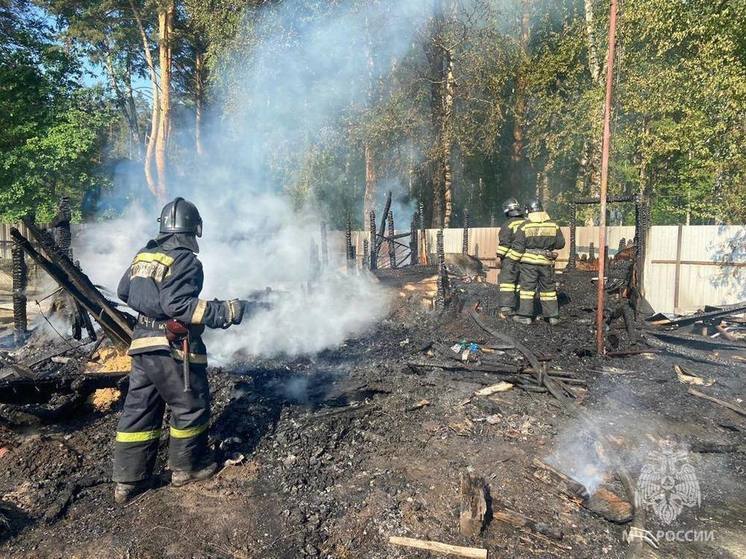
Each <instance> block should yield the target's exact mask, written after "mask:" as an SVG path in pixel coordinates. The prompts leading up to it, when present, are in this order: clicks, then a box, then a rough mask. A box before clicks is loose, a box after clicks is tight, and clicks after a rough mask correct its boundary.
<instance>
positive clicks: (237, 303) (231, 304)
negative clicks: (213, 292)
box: [223, 299, 248, 328]
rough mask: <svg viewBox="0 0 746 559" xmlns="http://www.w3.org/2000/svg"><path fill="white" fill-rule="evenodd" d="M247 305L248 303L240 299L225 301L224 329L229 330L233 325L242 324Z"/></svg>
mask: <svg viewBox="0 0 746 559" xmlns="http://www.w3.org/2000/svg"><path fill="white" fill-rule="evenodd" d="M247 303H248V301H242V300H240V299H230V300H229V301H223V316H224V317H225V322H224V324H223V328H228V327H229V326H231V325H232V324H241V321H242V320H243V313H244V309H245V308H246V304H247Z"/></svg>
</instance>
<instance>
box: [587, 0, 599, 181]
mask: <svg viewBox="0 0 746 559" xmlns="http://www.w3.org/2000/svg"><path fill="white" fill-rule="evenodd" d="M584 6H585V32H586V42H587V43H588V72H589V73H590V75H591V79H592V80H593V83H594V84H596V86H597V87H599V88H600V87H603V85H604V84H603V79H602V72H601V63H600V62H599V58H598V46H597V43H596V28H595V15H594V13H593V0H584ZM600 99H601V102H600V104H599V106H597V107H596V108H595V109H594V110H593V113H592V114H591V115H590V117H591V119H592V120H591V130H592V137H591V142H590V157H589V158H588V165H587V167H586V172H587V174H588V176H587V181H586V182H587V184H588V186H589V190H590V193H591V194H592V195H594V194H596V193H597V192H598V191H599V190H600V183H601V175H600V169H601V150H602V144H603V129H602V126H601V122H602V120H603V114H604V99H603V96H600Z"/></svg>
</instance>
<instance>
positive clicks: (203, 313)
mask: <svg viewBox="0 0 746 559" xmlns="http://www.w3.org/2000/svg"><path fill="white" fill-rule="evenodd" d="M196 249H197V246H196V242H195V240H194V239H193V238H190V237H189V236H187V235H181V234H172V235H167V236H163V237H158V238H157V239H155V240H151V241H149V242H148V244H147V245H145V247H144V248H143V249H141V250H140V251H139V252H138V253H137V255H136V256H135V258H134V259H133V260H132V264H131V265H130V267H129V268H128V269H127V271H126V272H125V274H124V276H123V277H122V279H121V280H120V282H119V287H118V289H117V294H118V295H119V298H120V299H121V300H122V301H124V302H125V303H127V305H129V306H130V308H132V309H134V310H136V311H137V312H138V313H139V314H140V316H139V317H138V321H137V325H136V326H135V329H134V332H133V335H132V344H131V345H130V348H129V351H128V352H127V353H128V354H129V355H137V354H140V353H151V352H155V351H168V352H170V353H171V355H172V356H173V357H174V358H176V359H179V360H181V359H183V354H182V351H181V349H179V347H178V344H172V343H171V342H169V340H168V339H167V337H166V330H165V322H166V321H167V320H169V319H172V318H173V319H176V320H179V321H180V322H182V323H184V324H186V325H188V326H189V330H190V336H189V337H190V356H189V359H190V362H192V363H195V364H205V363H207V355H206V354H207V351H206V348H205V345H204V343H203V342H202V338H201V334H202V332H203V331H204V328H205V327H208V328H224V327H226V325H227V324H228V322H229V319H228V317H227V316H226V315H227V312H228V310H227V308H226V305H225V304H224V303H223V302H222V301H217V300H214V301H206V300H204V299H200V298H199V294H200V292H201V291H202V284H203V281H204V274H203V272H202V263H201V262H200V261H199V260H198V259H197V256H196V255H195V254H194V251H195V250H196Z"/></svg>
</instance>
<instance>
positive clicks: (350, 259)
mask: <svg viewBox="0 0 746 559" xmlns="http://www.w3.org/2000/svg"><path fill="white" fill-rule="evenodd" d="M345 258H346V260H347V271H348V272H349V271H350V270H352V266H353V264H354V259H355V255H354V253H353V251H352V220H351V219H350V216H349V215H348V216H347V227H346V228H345Z"/></svg>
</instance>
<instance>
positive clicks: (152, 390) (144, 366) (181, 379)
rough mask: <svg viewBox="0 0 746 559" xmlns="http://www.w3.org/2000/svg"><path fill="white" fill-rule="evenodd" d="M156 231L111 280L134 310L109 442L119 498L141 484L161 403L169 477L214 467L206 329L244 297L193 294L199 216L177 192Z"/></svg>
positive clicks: (145, 484) (146, 480)
mask: <svg viewBox="0 0 746 559" xmlns="http://www.w3.org/2000/svg"><path fill="white" fill-rule="evenodd" d="M158 221H159V222H160V232H159V234H158V236H157V237H156V238H155V239H153V240H151V241H149V242H148V244H147V245H145V247H144V248H143V249H141V250H140V251H139V252H138V253H137V255H135V258H134V259H133V260H132V264H131V265H130V267H129V268H128V269H127V271H126V272H125V274H124V277H122V279H121V281H120V282H119V288H118V290H117V293H118V295H119V298H120V299H121V300H122V301H124V302H125V303H127V304H128V305H129V306H130V307H131V308H132V309H134V310H135V311H137V312H138V313H139V315H138V317H137V324H136V325H135V328H134V332H133V336H132V344H131V345H130V348H129V351H128V352H127V353H128V354H129V355H130V356H132V371H131V373H130V375H129V391H128V392H127V398H126V400H125V402H124V410H123V412H122V416H121V418H120V420H119V424H118V426H117V433H116V440H115V443H114V472H113V476H112V477H113V480H114V481H115V482H116V486H115V489H114V500H115V502H116V503H118V504H123V503H125V502H127V501H128V500H130V499H131V498H132V497H133V496H135V495H136V494H138V493H140V492H142V491H144V490H146V489H148V488H149V487H150V485H151V475H152V472H153V467H154V465H155V460H156V456H157V453H158V441H159V439H160V435H161V424H162V421H163V413H164V409H165V406H166V404H168V406H169V408H170V410H171V425H170V436H171V437H170V442H169V456H168V462H169V468H170V469H171V471H172V477H171V483H172V485H174V486H177V487H178V486H181V485H184V484H186V483H188V482H190V481H196V480H204V479H207V478H208V477H210V476H211V475H213V474H214V473H215V471H216V469H217V465H216V463H215V462H214V460H213V458H212V456H211V454H210V452H209V451H208V446H207V429H208V424H209V421H210V391H209V386H208V383H207V355H206V354H207V351H206V348H205V345H204V343H203V342H202V339H201V334H202V332H203V331H204V329H205V327H207V328H228V327H229V326H231V325H234V324H239V323H240V322H241V320H242V318H243V316H244V311H245V309H246V308H247V304H248V303H247V302H245V301H240V300H238V299H233V300H229V301H218V300H214V301H206V300H204V299H200V298H199V294H200V291H201V290H202V283H203V279H204V275H203V272H202V264H201V263H200V261H199V260H198V259H197V256H196V255H195V253H197V252H199V247H198V245H197V237H201V236H202V218H201V217H200V215H199V212H198V211H197V208H196V207H195V206H194V204H192V203H191V202H188V201H186V200H184V199H183V198H176V199H175V200H173V201H172V202H169V203H168V204H166V205H165V206H164V208H163V210H162V212H161V217H160V219H159V220H158Z"/></svg>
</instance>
